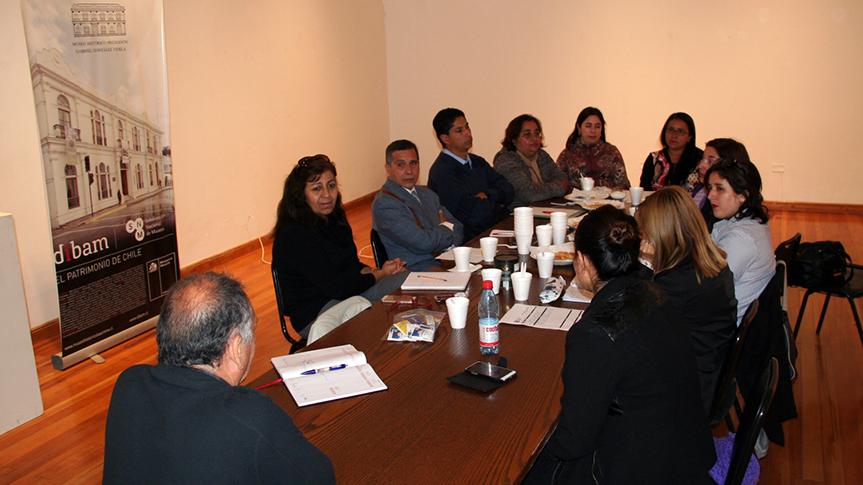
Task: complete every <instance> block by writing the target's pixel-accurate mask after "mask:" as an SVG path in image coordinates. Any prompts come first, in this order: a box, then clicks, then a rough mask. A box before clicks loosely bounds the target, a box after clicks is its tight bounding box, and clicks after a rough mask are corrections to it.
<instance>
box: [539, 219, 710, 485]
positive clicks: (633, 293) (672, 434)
mask: <svg viewBox="0 0 863 485" xmlns="http://www.w3.org/2000/svg"><path fill="white" fill-rule="evenodd" d="M640 242H641V240H640V237H639V232H638V227H637V225H636V223H635V219H633V218H632V217H631V216H628V215H626V214H624V213H623V212H622V211H620V210H618V209H615V208H613V207H610V206H604V207H600V208H599V209H596V210H595V211H592V212H590V213H589V214H588V215H587V216H586V217H585V218H584V219H583V220H582V221H581V223H580V224H579V226H578V231H576V233H575V250H576V252H575V258H574V262H573V264H574V266H575V271H576V280H577V282H578V284H579V286H581V287H582V288H584V289H586V290H589V291H591V292H593V293H594V297H593V300H592V301H591V302H590V306H589V307H588V308H587V310H585V312H584V314H583V315H582V317H581V320H580V321H579V322H578V323H576V324H575V325H573V326H572V328H571V329H570V330H569V332H568V333H567V336H566V358H565V361H564V364H563V372H562V378H563V397H562V398H561V401H560V404H561V413H560V420H559V421H558V425H557V429H555V431H554V433H553V434H552V436H551V438H550V439H549V441H548V443H547V444H546V446H545V448H544V449H543V451H542V452H541V453H540V455H539V456H538V457H537V461H536V463H535V465H534V467H533V469H532V470H531V471H530V472H529V474H528V476H527V477H526V479H525V482H524V483H687V484H696V483H713V482H712V481H711V479H710V477H709V476H708V471H709V470H710V467H711V466H712V465H713V462H714V461H715V459H716V457H715V452H714V449H713V440H712V439H711V435H710V431H709V429H708V427H707V418H706V417H705V414H704V410H703V409H702V406H701V405H700V399H699V384H698V375H697V374H696V367H695V359H694V357H693V354H692V349H691V345H690V342H689V335H688V333H687V331H686V327H685V326H684V325H683V324H682V323H681V321H680V317H679V313H678V312H677V311H676V310H675V309H674V308H673V307H672V306H670V305H669V304H668V303H667V302H666V301H664V298H663V294H662V291H661V290H660V289H659V287H657V286H656V285H655V284H653V283H652V282H650V281H648V280H645V279H643V278H642V277H640V276H639V272H638V268H640V265H639V263H638V255H639V245H640Z"/></svg>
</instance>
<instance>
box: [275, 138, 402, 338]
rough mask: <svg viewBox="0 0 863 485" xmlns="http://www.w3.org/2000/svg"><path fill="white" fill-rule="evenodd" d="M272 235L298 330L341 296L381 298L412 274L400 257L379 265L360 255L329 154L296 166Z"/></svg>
mask: <svg viewBox="0 0 863 485" xmlns="http://www.w3.org/2000/svg"><path fill="white" fill-rule="evenodd" d="M273 234H274V235H275V241H274V242H273V265H274V266H275V267H276V268H277V269H278V271H279V278H280V280H281V281H280V283H281V288H282V299H283V301H284V302H285V305H286V306H287V309H286V311H287V312H288V315H289V316H290V317H291V323H292V324H293V326H294V328H296V329H297V330H298V331H299V330H301V329H304V328H305V327H307V326H308V325H309V323H311V322H312V321H313V320H315V319H316V318H317V316H318V315H319V314H320V313H321V312H323V311H324V310H326V309H328V308H330V307H331V306H333V305H335V304H336V303H338V302H339V301H340V300H344V299H346V298H349V297H351V296H355V295H360V296H362V297H364V298H366V299H367V300H369V301H371V302H374V301H376V300H379V299H380V298H381V297H383V296H384V295H386V294H388V293H390V292H392V291H394V290H396V289H397V288H398V287H399V286H401V283H402V281H403V280H404V278H405V277H406V276H407V273H406V272H403V271H404V264H403V263H402V262H401V261H400V260H399V259H394V260H390V261H387V262H386V263H385V264H384V265H383V267H382V268H381V269H374V268H370V267H368V266H366V265H364V264H362V263H361V262H360V260H359V258H357V246H356V244H354V239H353V233H352V232H351V226H350V224H348V219H347V216H346V215H345V211H344V209H343V208H342V196H341V194H339V186H338V182H337V181H336V166H335V165H334V164H333V163H332V162H331V161H330V159H329V158H328V157H327V156H326V155H314V156H310V157H303V158H301V159H300V161H299V162H298V163H297V166H296V167H294V169H293V170H291V173H290V175H288V178H287V179H285V186H284V190H283V192H282V200H281V201H280V202H279V208H278V213H277V216H276V227H275V228H274V229H273Z"/></svg>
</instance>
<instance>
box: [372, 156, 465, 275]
mask: <svg viewBox="0 0 863 485" xmlns="http://www.w3.org/2000/svg"><path fill="white" fill-rule="evenodd" d="M386 171H387V181H386V182H385V183H384V185H383V187H381V190H380V192H378V194H377V195H376V196H375V200H374V202H372V227H374V229H375V230H376V231H377V232H378V234H380V236H381V240H382V241H383V243H384V247H385V248H386V250H387V255H388V256H389V257H390V258H400V259H401V260H402V261H403V262H404V263H405V265H407V267H408V268H409V269H410V270H411V271H423V270H426V269H429V268H432V267H434V266H436V265H437V264H438V263H437V261H435V259H434V258H435V254H436V253H439V252H441V251H443V250H445V249H447V248H449V247H452V246H457V245H459V244H461V242H462V237H463V234H464V232H463V231H464V228H463V226H462V224H461V223H460V222H459V221H458V220H456V218H455V217H453V215H452V214H451V213H450V212H449V211H448V210H447V209H446V208H445V207H443V206H442V205H441V204H440V200H439V199H438V196H437V194H435V193H434V192H433V191H432V190H431V189H429V188H428V187H422V186H419V185H417V180H418V179H419V172H420V162H419V152H418V150H417V147H416V145H415V144H414V143H413V142H411V141H409V140H396V141H394V142H392V143H390V144H389V146H387V149H386Z"/></svg>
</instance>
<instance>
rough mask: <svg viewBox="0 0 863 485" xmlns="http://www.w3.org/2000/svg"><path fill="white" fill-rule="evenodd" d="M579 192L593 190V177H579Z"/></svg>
mask: <svg viewBox="0 0 863 485" xmlns="http://www.w3.org/2000/svg"><path fill="white" fill-rule="evenodd" d="M581 190H593V177H581Z"/></svg>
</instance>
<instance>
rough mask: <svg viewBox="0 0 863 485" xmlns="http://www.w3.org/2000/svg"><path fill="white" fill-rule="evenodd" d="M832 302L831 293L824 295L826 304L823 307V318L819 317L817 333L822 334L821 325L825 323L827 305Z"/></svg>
mask: <svg viewBox="0 0 863 485" xmlns="http://www.w3.org/2000/svg"><path fill="white" fill-rule="evenodd" d="M829 304H830V293H827V294H825V295H824V306H822V307H821V318H819V319H818V328H816V329H815V335H820V334H821V325H823V324H824V315H826V314H827V305H829Z"/></svg>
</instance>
